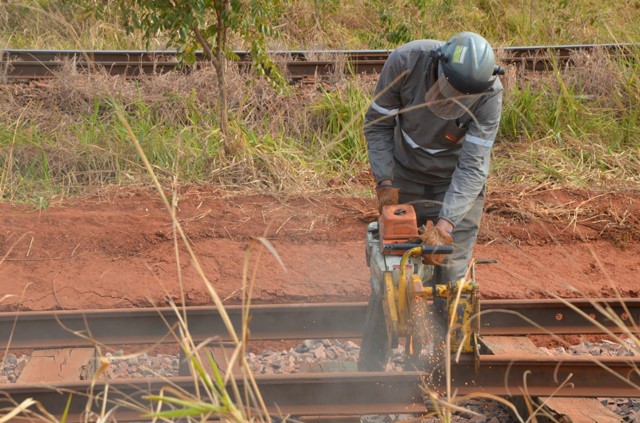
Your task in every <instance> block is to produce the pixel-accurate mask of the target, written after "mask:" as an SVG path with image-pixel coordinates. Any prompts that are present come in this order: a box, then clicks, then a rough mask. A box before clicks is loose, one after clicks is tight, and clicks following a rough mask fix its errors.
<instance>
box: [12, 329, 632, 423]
mask: <svg viewBox="0 0 640 423" xmlns="http://www.w3.org/2000/svg"><path fill="white" fill-rule="evenodd" d="M539 349H540V351H541V352H542V353H544V354H547V355H592V356H614V357H623V356H632V355H635V354H634V351H637V349H638V346H637V345H634V343H633V342H632V341H631V340H626V341H625V342H624V343H622V344H620V343H616V342H612V341H608V340H602V341H600V342H588V341H584V342H581V343H580V344H577V345H573V346H570V347H568V348H564V347H558V348H544V347H540V348H539ZM359 353H360V347H359V346H358V344H356V343H355V342H352V341H342V340H336V339H332V340H329V339H323V340H305V341H303V342H302V343H300V344H298V345H297V346H295V347H293V348H289V349H286V350H280V351H274V350H265V351H263V352H261V353H259V354H256V353H249V354H248V355H247V362H248V363H249V366H250V367H251V369H252V371H253V372H254V373H256V374H280V373H300V372H309V371H340V370H349V371H353V370H355V368H356V362H357V360H358V355H359ZM105 358H107V359H108V360H109V361H110V364H109V366H108V368H107V370H106V376H107V377H108V378H109V379H124V378H140V377H148V376H164V377H171V376H177V375H178V374H179V369H180V357H179V355H172V354H155V355H154V354H144V353H143V354H136V355H126V354H125V353H124V351H116V352H114V353H106V354H105ZM403 358H404V351H403V347H402V346H399V347H398V348H397V349H395V350H394V351H393V356H392V358H391V360H390V361H389V364H388V366H387V371H402V369H403V361H404V360H403ZM29 359H30V356H28V355H25V354H21V355H20V356H17V355H16V354H13V353H9V354H6V356H5V358H4V360H3V361H2V363H1V365H2V367H1V372H0V383H15V382H16V381H17V379H18V377H19V376H20V373H21V372H22V370H23V369H24V368H25V366H26V365H27V363H28V362H29ZM599 400H600V402H601V403H602V404H603V405H605V406H607V407H608V408H609V409H610V410H611V411H613V412H614V413H616V414H618V415H619V416H620V418H621V421H623V422H629V423H640V399H629V398H600V399H599ZM460 405H461V406H462V407H463V408H464V409H465V410H467V411H465V412H456V413H455V414H454V415H453V416H452V420H451V421H452V422H457V423H511V422H513V421H514V417H513V416H511V415H510V414H509V412H508V410H507V407H506V406H504V405H502V404H500V403H499V402H497V401H492V400H485V399H469V400H467V401H465V402H464V403H462V404H460ZM407 420H411V421H421V422H424V423H436V422H440V419H439V418H438V417H437V416H434V417H424V418H422V419H419V420H416V416H411V415H374V416H364V417H363V418H362V420H361V421H362V422H363V423H391V422H400V421H407Z"/></svg>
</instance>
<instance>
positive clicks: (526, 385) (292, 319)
mask: <svg viewBox="0 0 640 423" xmlns="http://www.w3.org/2000/svg"><path fill="white" fill-rule="evenodd" d="M481 309H482V310H483V311H482V315H481V317H480V327H481V329H480V332H481V340H482V339H484V338H485V337H486V339H489V338H491V337H492V336H497V337H504V336H514V337H515V336H518V335H534V334H550V333H551V334H557V335H561V334H582V333H588V334H598V333H605V332H607V331H612V332H615V333H620V332H623V333H624V332H627V331H629V332H631V333H635V332H636V329H637V327H636V325H637V324H638V322H640V299H625V300H624V301H619V300H604V299H598V300H593V301H592V300H568V301H561V300H538V301H530V300H526V301H525V300H485V301H483V302H482V303H481ZM226 310H227V313H228V314H229V316H230V318H231V320H232V322H233V324H234V326H236V327H237V328H239V327H240V325H241V318H242V313H241V312H242V310H241V308H240V307H239V306H229V307H228V308H227V309H226ZM251 310H252V313H251V321H250V325H249V329H250V334H251V335H250V341H255V340H269V339H271V340H284V339H314V338H316V339H319V338H328V337H329V338H357V337H359V336H360V335H361V333H362V328H363V322H364V315H365V310H366V304H365V303H327V304H283V305H256V306H253V307H252V309H251ZM605 310H606V311H605ZM183 313H184V315H186V319H187V321H188V322H189V329H190V332H191V336H192V337H193V338H194V340H195V341H196V342H199V341H202V340H206V339H216V340H220V341H224V340H229V339H230V337H229V335H228V334H227V331H226V329H225V326H224V324H223V322H222V319H221V317H220V313H219V312H218V311H217V310H216V309H215V308H213V307H188V308H186V309H184V310H183ZM592 319H595V321H596V322H597V323H595V324H594V323H593V321H592ZM177 320H178V319H177V318H176V316H175V311H174V310H172V309H171V308H158V309H115V310H88V311H46V312H6V313H1V314H0V346H1V347H2V348H3V349H5V350H13V349H41V348H48V349H52V348H56V349H61V348H77V347H94V346H95V345H99V344H103V345H133V344H149V343H168V342H176V340H175V338H174V337H173V336H172V333H173V332H174V331H172V328H175V325H176V324H177ZM624 325H626V326H624ZM487 345H488V344H487ZM478 365H479V366H478ZM476 366H478V367H476ZM638 369H640V357H638V358H636V357H577V356H540V355H535V354H530V353H527V352H526V351H518V352H507V353H502V354H497V353H496V354H490V353H487V352H484V351H483V352H482V353H481V354H480V355H479V357H478V358H477V361H476V358H474V357H473V356H465V355H463V356H462V357H461V358H460V360H459V361H458V362H457V363H454V365H453V366H452V370H451V375H450V380H451V382H452V385H453V387H454V389H456V390H457V395H467V394H477V393H488V394H493V395H499V396H520V395H523V392H525V390H526V393H527V395H529V396H532V397H538V396H551V395H553V396H555V397H603V396H615V397H638V396H640V395H639V393H640V372H639V371H638ZM256 381H257V383H258V386H259V387H260V392H261V394H262V396H263V397H264V399H265V403H266V404H267V407H268V408H269V410H270V412H271V413H273V414H278V415H281V414H291V415H297V416H328V415H331V416H336V415H344V416H346V415H349V416H350V415H362V414H386V413H420V412H423V411H424V410H425V402H424V398H423V394H424V391H423V389H424V388H425V386H428V387H429V389H430V390H433V391H435V392H439V393H441V394H442V393H443V392H444V389H445V385H444V381H443V382H438V381H434V380H430V378H429V375H427V374H426V373H422V372H411V371H406V372H401V373H390V372H371V373H354V372H335V373H313V374H311V373H300V374H280V375H257V376H256ZM243 383H245V382H244V381H243V380H242V379H241V378H238V379H237V384H238V385H239V386H241V387H242V386H243ZM169 385H172V386H173V387H174V388H177V389H181V390H184V392H188V393H195V391H196V389H197V388H198V387H197V386H196V384H195V383H194V380H193V378H191V377H186V376H181V377H174V378H170V379H159V378H143V379H122V380H121V379H116V380H112V381H110V382H109V383H108V384H107V383H106V382H104V381H103V382H97V383H95V384H94V383H92V382H91V381H87V380H68V381H63V382H49V383H28V384H24V383H16V384H5V385H0V391H2V392H3V393H4V394H5V395H6V396H7V397H10V398H12V399H13V400H14V401H16V402H17V403H20V402H21V401H24V400H26V399H28V398H32V399H35V400H36V401H38V402H39V403H40V404H41V405H42V406H43V407H44V408H45V409H46V410H48V412H49V413H51V414H53V415H55V416H60V415H62V413H63V412H64V408H65V407H66V406H67V403H68V404H69V412H70V415H69V419H68V421H79V420H82V419H83V415H84V413H86V410H87V405H88V401H87V396H88V393H89V392H91V393H92V395H93V398H99V399H100V398H108V405H107V409H111V408H113V409H114V411H113V413H114V415H113V417H114V418H116V419H117V421H139V420H140V418H141V413H143V411H142V410H143V409H144V410H146V412H148V411H149V410H150V408H149V407H150V404H149V400H148V399H147V398H146V395H149V393H158V392H160V390H161V389H162V388H163V387H166V386H169ZM200 388H201V386H200ZM240 392H242V389H240ZM69 393H74V394H73V395H72V396H69ZM67 401H68V402H67ZM131 404H137V407H139V408H138V409H135V408H131ZM3 405H6V403H4V404H3ZM89 405H90V408H91V407H93V409H94V410H96V409H97V410H100V407H102V403H101V401H96V402H95V403H89Z"/></svg>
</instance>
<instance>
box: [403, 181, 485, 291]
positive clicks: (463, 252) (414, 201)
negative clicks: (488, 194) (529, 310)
mask: <svg viewBox="0 0 640 423" xmlns="http://www.w3.org/2000/svg"><path fill="white" fill-rule="evenodd" d="M393 185H394V186H395V187H396V188H400V194H399V202H400V203H401V204H411V205H413V207H414V209H415V210H416V215H417V218H418V226H420V225H423V224H425V223H426V222H427V221H428V220H431V221H432V222H433V223H434V224H435V223H436V222H437V221H438V215H439V213H440V208H441V207H442V201H443V200H444V195H445V193H446V192H447V189H448V188H449V186H448V185H436V186H434V185H423V184H419V183H416V182H412V181H409V180H406V179H403V178H401V177H398V176H397V175H396V176H395V177H394V179H393ZM483 205H484V189H482V191H481V192H480V194H479V195H478V197H476V199H475V201H474V202H473V206H472V207H471V209H470V210H469V211H468V212H467V214H465V215H464V218H463V219H462V220H461V221H460V222H459V223H458V224H457V225H456V226H455V227H454V228H453V239H454V244H453V247H454V248H453V253H452V254H450V255H448V256H447V257H446V259H445V262H444V263H443V264H442V265H441V266H436V269H435V274H434V280H433V281H432V282H433V283H436V284H438V283H447V282H455V281H457V280H459V279H460V278H463V277H465V276H466V275H467V271H468V269H469V260H470V259H471V254H472V253H473V247H474V246H475V243H476V239H477V238H478V229H479V227H480V220H481V218H482V208H483Z"/></svg>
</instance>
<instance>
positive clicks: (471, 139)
mask: <svg viewBox="0 0 640 423" xmlns="http://www.w3.org/2000/svg"><path fill="white" fill-rule="evenodd" d="M464 140H465V141H469V142H470V143H472V144H476V145H480V146H482V147H489V148H491V147H492V146H493V140H485V139H482V138H478V137H474V136H473V135H465V137H464Z"/></svg>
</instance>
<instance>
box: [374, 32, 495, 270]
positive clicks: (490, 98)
mask: <svg viewBox="0 0 640 423" xmlns="http://www.w3.org/2000/svg"><path fill="white" fill-rule="evenodd" d="M443 44H444V43H443V42H441V41H436V40H417V41H412V42H410V43H407V44H405V45H402V46H400V47H399V48H397V49H396V50H394V51H393V52H392V53H391V54H390V55H389V58H388V59H387V61H386V63H385V65H384V67H383V69H382V72H381V73H380V78H379V80H378V84H377V86H376V89H375V94H374V96H373V100H372V102H371V105H370V106H369V109H368V110H367V113H366V115H365V126H364V135H365V138H366V140H367V147H368V153H369V161H370V164H371V170H372V172H373V175H374V177H375V179H376V181H381V180H385V179H391V180H392V181H393V184H394V186H395V187H397V188H400V202H401V203H406V202H411V203H413V204H414V206H415V208H416V213H417V215H418V221H419V222H418V224H423V223H424V222H425V221H426V220H433V221H434V223H435V221H437V219H445V220H448V221H449V222H451V223H452V224H453V225H454V229H453V237H454V240H455V244H454V251H455V252H454V254H452V255H451V256H449V257H448V258H447V260H446V261H445V263H444V266H442V267H441V269H439V270H440V272H441V273H442V274H441V276H440V277H439V279H441V280H440V282H447V281H456V280H458V279H460V278H461V277H464V275H465V274H466V272H467V267H468V263H469V259H470V258H471V253H472V250H473V246H474V245H475V242H476V238H477V234H478V228H479V225H480V218H481V216H482V207H483V202H484V186H485V182H486V179H487V175H488V172H489V161H490V155H491V148H492V146H493V142H494V140H495V138H496V134H497V132H498V126H499V123H500V115H501V112H502V91H503V90H502V84H501V83H500V80H499V79H498V78H496V79H495V82H494V83H493V86H492V87H491V88H490V89H489V90H488V91H487V92H486V94H484V95H483V96H482V97H481V98H480V99H479V100H478V101H477V102H476V103H475V104H474V105H473V106H472V107H471V108H470V109H469V111H468V112H466V113H465V114H463V115H462V116H461V117H460V118H458V119H454V120H444V119H441V118H439V117H438V116H436V115H434V114H433V113H432V112H431V111H430V109H429V108H428V107H427V106H426V105H425V100H424V98H425V94H426V93H427V91H428V89H429V88H430V87H431V86H432V85H433V83H434V82H435V81H436V80H437V60H435V59H434V58H432V57H430V52H431V51H433V50H435V49H437V48H438V47H440V46H442V45H443Z"/></svg>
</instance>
